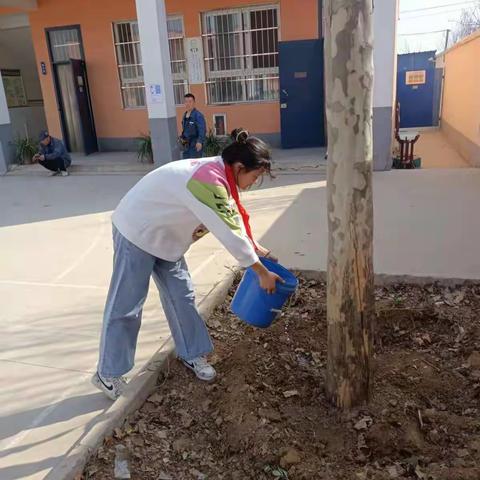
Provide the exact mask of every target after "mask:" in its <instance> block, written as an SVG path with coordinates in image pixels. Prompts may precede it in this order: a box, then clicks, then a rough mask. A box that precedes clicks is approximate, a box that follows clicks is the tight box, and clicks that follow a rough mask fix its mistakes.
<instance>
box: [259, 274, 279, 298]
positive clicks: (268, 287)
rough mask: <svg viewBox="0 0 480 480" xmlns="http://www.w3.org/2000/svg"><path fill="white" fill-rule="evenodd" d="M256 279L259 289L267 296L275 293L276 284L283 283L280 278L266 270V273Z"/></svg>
mask: <svg viewBox="0 0 480 480" xmlns="http://www.w3.org/2000/svg"><path fill="white" fill-rule="evenodd" d="M258 279H259V282H260V287H261V288H263V289H264V290H265V291H266V292H267V293H269V294H272V293H275V291H276V290H277V282H280V283H284V282H283V280H282V277H280V276H278V275H277V274H276V273H273V272H270V271H269V270H267V273H265V274H261V275H259V277H258Z"/></svg>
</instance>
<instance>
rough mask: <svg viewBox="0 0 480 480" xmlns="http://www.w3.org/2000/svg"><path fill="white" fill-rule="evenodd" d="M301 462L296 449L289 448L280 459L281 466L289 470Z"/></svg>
mask: <svg viewBox="0 0 480 480" xmlns="http://www.w3.org/2000/svg"><path fill="white" fill-rule="evenodd" d="M300 462H301V458H300V454H299V453H298V451H297V450H295V449H294V448H289V449H288V450H287V451H286V452H285V453H284V454H283V455H282V458H280V466H281V467H283V468H287V467H289V466H290V465H296V464H297V463H300Z"/></svg>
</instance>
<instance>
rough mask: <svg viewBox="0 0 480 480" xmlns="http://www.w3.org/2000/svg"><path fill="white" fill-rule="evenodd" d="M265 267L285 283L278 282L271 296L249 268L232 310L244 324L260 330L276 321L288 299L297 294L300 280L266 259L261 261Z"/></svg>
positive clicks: (237, 292)
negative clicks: (294, 293)
mask: <svg viewBox="0 0 480 480" xmlns="http://www.w3.org/2000/svg"><path fill="white" fill-rule="evenodd" d="M260 260H261V261H262V263H263V264H264V265H265V267H267V268H268V270H270V271H271V272H274V273H276V274H277V275H279V276H280V277H282V279H283V280H284V281H285V283H280V282H277V289H276V292H275V293H274V294H271V295H269V294H268V293H267V292H265V290H263V289H262V288H260V283H259V281H258V275H257V274H256V273H255V272H254V271H253V270H252V269H251V268H247V270H246V271H245V273H244V275H243V278H242V281H241V282H240V285H239V286H238V288H237V291H236V292H235V295H234V297H233V300H232V303H231V305H230V309H231V310H232V312H233V313H234V314H235V315H237V317H239V318H240V319H242V320H243V321H244V322H246V323H248V324H250V325H253V326H255V327H259V328H267V327H269V326H270V325H271V324H272V322H273V321H274V320H275V317H276V316H277V314H278V313H279V312H280V311H281V309H282V307H283V305H284V304H285V302H286V301H287V299H288V297H289V296H290V295H291V294H292V293H293V292H295V290H296V289H297V286H298V280H297V278H296V277H295V275H293V273H291V272H289V271H288V270H287V269H286V268H285V267H282V266H281V265H280V264H278V263H275V262H272V261H271V260H268V259H266V258H261V259H260Z"/></svg>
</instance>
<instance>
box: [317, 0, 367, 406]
mask: <svg viewBox="0 0 480 480" xmlns="http://www.w3.org/2000/svg"><path fill="white" fill-rule="evenodd" d="M325 7H326V8H325V15H326V25H327V32H326V35H325V75H326V100H327V121H328V185H327V191H328V232H329V233H328V293H327V320H328V362H327V385H326V391H327V395H328V397H329V398H330V400H331V401H332V402H333V403H334V404H335V405H337V406H338V407H340V408H344V409H346V408H351V407H354V406H356V405H360V404H363V403H365V402H367V401H368V400H369V397H370V393H371V387H372V372H371V357H372V328H373V317H374V288H373V247H372V243H373V201H372V93H373V51H372V41H373V35H372V21H373V18H372V14H373V0H325Z"/></svg>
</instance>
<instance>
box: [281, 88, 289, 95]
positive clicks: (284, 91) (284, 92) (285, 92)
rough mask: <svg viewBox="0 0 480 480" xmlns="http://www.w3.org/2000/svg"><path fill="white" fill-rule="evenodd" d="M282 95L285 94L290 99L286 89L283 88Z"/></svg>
mask: <svg viewBox="0 0 480 480" xmlns="http://www.w3.org/2000/svg"><path fill="white" fill-rule="evenodd" d="M282 93H283V94H284V95H285V96H286V97H288V92H287V91H286V90H285V89H284V88H282Z"/></svg>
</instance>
